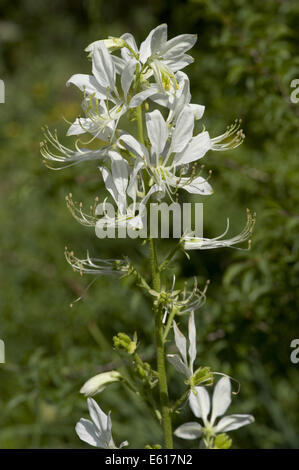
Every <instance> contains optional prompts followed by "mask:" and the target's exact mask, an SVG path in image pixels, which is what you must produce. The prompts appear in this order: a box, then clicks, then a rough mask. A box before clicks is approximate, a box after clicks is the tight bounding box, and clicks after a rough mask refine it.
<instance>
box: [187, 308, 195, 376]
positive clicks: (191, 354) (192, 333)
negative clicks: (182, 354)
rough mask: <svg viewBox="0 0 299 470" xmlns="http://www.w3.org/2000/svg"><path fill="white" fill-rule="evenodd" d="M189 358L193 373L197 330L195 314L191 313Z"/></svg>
mask: <svg viewBox="0 0 299 470" xmlns="http://www.w3.org/2000/svg"><path fill="white" fill-rule="evenodd" d="M188 333H189V350H188V352H189V358H190V369H191V370H192V371H193V364H194V361H195V358H196V328H195V322H194V312H191V314H190V316H189V328H188Z"/></svg>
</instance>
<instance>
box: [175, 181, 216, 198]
mask: <svg viewBox="0 0 299 470" xmlns="http://www.w3.org/2000/svg"><path fill="white" fill-rule="evenodd" d="M175 180H176V183H175V184H174V186H178V187H179V188H182V189H184V190H185V191H188V193H191V194H201V195H203V196H208V195H209V194H213V189H212V186H211V185H210V184H209V183H208V182H207V181H206V180H205V179H204V178H202V176H198V177H197V178H195V179H194V180H192V181H190V178H175Z"/></svg>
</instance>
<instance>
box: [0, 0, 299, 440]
mask: <svg viewBox="0 0 299 470" xmlns="http://www.w3.org/2000/svg"><path fill="white" fill-rule="evenodd" d="M0 18H1V19H0V63H1V69H0V78H1V79H3V80H4V81H5V85H6V102H5V104H0V136H1V138H0V142H1V144H0V166H1V186H0V191H1V207H0V211H1V226H2V229H1V233H0V237H1V309H0V315H1V317H0V338H2V339H3V340H4V341H5V344H6V364H1V365H0V447H1V448H55V447H59V448H74V447H76V448H80V447H85V445H84V444H83V443H81V442H80V441H79V439H78V438H77V436H76V434H75V432H74V426H75V423H76V422H77V420H78V419H79V418H80V417H82V416H84V417H87V414H88V413H87V407H86V401H85V399H84V398H83V397H82V396H80V394H79V393H78V391H79V389H80V387H81V385H82V384H83V383H84V381H85V380H87V379H88V378H89V377H90V376H92V375H95V374H96V373H98V372H99V371H104V370H106V369H109V368H111V367H114V368H115V367H117V366H118V364H119V361H120V359H119V356H118V355H117V354H116V352H115V351H113V349H112V347H111V340H112V336H113V335H114V334H116V333H117V332H118V331H124V332H127V333H128V334H133V332H134V331H135V329H137V330H138V331H140V328H142V329H143V333H141V334H140V335H139V339H140V342H141V349H140V351H141V355H142V356H143V357H144V358H146V360H148V361H151V360H152V358H153V354H154V349H153V347H152V346H151V344H152V342H153V319H152V313H151V307H150V303H149V302H148V301H147V300H145V299H144V298H143V297H142V295H141V293H140V292H139V290H138V289H137V288H135V287H134V285H133V280H126V281H122V282H118V281H115V280H113V279H99V280H98V281H97V282H96V284H94V285H93V286H92V287H91V288H90V290H89V291H88V294H87V295H86V296H85V298H84V300H82V301H81V302H79V303H76V304H75V305H74V306H73V308H70V307H69V304H70V303H71V302H72V301H73V300H74V299H75V298H76V297H78V296H79V295H81V294H82V293H84V288H85V287H86V286H87V284H88V281H89V280H88V279H87V278H86V277H83V278H80V276H78V275H77V274H75V273H73V272H72V270H71V269H70V268H69V266H68V265H67V264H66V263H65V260H64V256H63V251H64V246H65V245H68V246H69V247H71V248H72V249H74V250H75V252H76V254H77V255H78V256H79V257H84V255H85V253H86V249H89V251H90V254H91V255H93V256H97V257H100V258H108V257H120V256H121V255H122V254H127V255H129V256H130V257H131V258H132V259H133V260H137V262H138V263H139V264H142V262H143V256H144V253H145V252H146V248H141V247H140V246H139V244H137V243H136V242H134V241H124V240H123V241H115V240H99V239H96V237H95V236H94V232H93V230H88V229H85V228H83V227H81V226H80V225H78V224H77V223H76V221H75V220H74V219H73V218H72V216H71V215H70V213H69V212H68V211H67V209H66V206H65V201H64V197H65V195H66V194H67V193H68V192H69V191H72V193H73V194H74V199H76V200H83V201H84V202H85V201H86V202H87V203H89V201H92V199H93V198H94V196H95V195H97V194H101V193H99V181H100V179H99V175H98V170H97V169H96V163H93V162H90V164H86V165H85V166H77V167H74V168H70V169H66V170H64V171H61V172H51V171H50V170H48V169H46V168H45V167H44V166H43V165H42V162H41V158H40V156H39V142H40V140H41V139H42V131H41V126H43V125H46V124H47V125H48V126H49V127H50V128H51V129H55V128H57V129H58V133H59V135H60V136H62V137H63V135H64V134H65V132H66V129H67V123H65V122H64V121H63V118H65V119H66V120H69V121H73V120H74V119H75V117H77V116H78V115H79V113H80V101H81V96H80V93H79V92H78V91H77V90H76V89H75V88H74V87H71V88H66V87H65V82H66V81H67V79H68V78H69V77H70V76H71V75H72V74H74V73H89V70H90V63H89V61H88V60H87V59H86V54H85V53H84V47H86V45H88V44H89V43H90V42H92V41H94V40H96V39H101V38H104V37H106V36H108V35H113V36H118V35H121V34H123V33H124V32H132V33H133V34H134V35H135V37H136V38H137V39H138V40H139V41H141V40H143V39H144V38H145V36H146V35H147V34H148V32H149V31H150V30H151V29H152V28H154V27H155V26H157V25H158V24H160V23H162V22H167V23H168V25H169V37H173V36H175V35H177V34H181V33H197V34H198V35H199V38H198V42H197V44H196V46H195V48H194V49H193V50H192V52H191V53H192V55H193V56H194V57H195V59H196V62H195V63H194V64H193V65H191V66H189V67H188V68H187V69H186V70H185V71H186V72H187V73H188V74H189V76H190V81H191V91H192V94H193V99H192V101H193V102H195V103H201V104H204V105H205V106H206V112H205V115H204V119H203V122H204V124H205V125H206V126H207V128H208V130H209V132H210V134H211V135H212V136H216V135H218V134H219V133H221V132H223V130H224V129H225V127H226V126H227V125H228V124H230V123H231V122H232V121H233V120H234V119H235V118H236V117H241V118H242V119H243V128H244V130H245V133H246V139H245V142H244V144H243V145H242V146H241V147H240V148H239V149H237V150H234V151H231V152H226V153H217V152H215V153H212V152H210V153H209V154H208V155H207V156H206V157H205V164H206V168H207V169H212V170H213V175H212V180H211V182H212V185H213V188H214V191H215V194H214V195H213V196H210V197H209V198H206V199H204V200H203V201H202V202H204V222H205V236H217V235H219V234H220V233H222V231H223V230H224V228H225V225H226V217H230V219H231V233H232V234H235V233H238V232H239V231H240V230H241V228H242V227H243V225H244V224H245V210H246V207H249V208H250V209H252V210H255V211H256V212H257V223H256V228H255V232H254V236H253V243H252V249H251V251H245V252H244V251H243V252H242V251H241V252H240V251H236V250H229V249H223V250H216V251H207V252H192V253H191V263H189V262H188V261H187V260H186V259H185V258H184V257H183V256H182V257H181V258H180V259H179V260H178V262H177V263H176V264H175V265H174V266H173V270H174V271H176V273H177V275H180V276H181V277H182V278H183V279H187V278H189V277H191V276H194V275H197V276H199V278H200V280H201V285H204V283H205V281H206V280H207V279H210V280H211V285H210V287H209V289H208V298H207V302H206V305H205V306H204V307H203V308H202V309H201V310H200V311H198V312H197V317H196V318H197V326H198V350H199V361H200V362H199V363H198V365H199V364H201V365H209V366H211V367H212V369H213V370H217V371H221V372H226V373H228V374H230V375H232V376H233V377H235V378H236V379H237V380H239V381H240V382H241V384H242V386H241V391H240V393H239V395H238V396H236V397H235V398H234V400H233V404H232V406H231V411H232V412H239V413H242V412H245V413H252V414H253V415H254V416H255V418H256V423H255V424H253V425H251V426H248V427H246V428H244V429H242V430H240V431H237V432H235V433H231V437H232V438H233V445H234V447H235V448H238V447H239V448H298V447H299V437H298V431H299V408H298V391H299V364H297V365H295V364H292V363H291V361H290V352H291V349H290V342H291V340H292V339H293V338H298V337H299V327H298V319H297V317H298V293H299V288H298V286H299V256H298V252H299V238H298V229H299V210H298V203H299V192H298V182H299V176H298V175H299V159H298V126H299V104H297V105H296V104H292V103H291V102H290V92H291V88H290V82H291V81H292V79H293V78H299V54H298V39H299V37H298V36H299V33H298V24H299V4H298V3H297V2H294V1H292V0H284V1H282V0H271V1H270V0H264V1H263V2H260V1H259V0H252V1H251V2H248V1H246V0H222V1H215V0H189V1H180V0H172V1H170V0H169V1H166V0H165V1H162V0H148V1H143V2H139V1H136V0H131V1H130V2H126V1H123V0H111V1H109V2H104V1H101V0H98V1H97V0H85V1H78V0H77V1H66V0H59V1H58V0H53V1H52V2H44V1H42V0H22V1H21V0H18V1H15V2H11V1H9V0H1V5H0ZM64 141H65V142H66V141H68V145H70V146H71V142H72V139H71V138H68V139H65V140H64ZM185 320H186V319H182V321H181V324H182V328H184V324H186V322H185ZM146 345H147V346H146ZM124 367H126V363H124ZM168 370H169V373H170V376H171V393H172V397H173V398H175V397H177V396H179V393H180V391H182V383H181V381H180V380H178V378H177V376H176V374H175V373H174V372H173V370H171V366H169V367H168ZM97 398H98V401H99V402H100V404H101V406H102V408H103V409H104V410H105V411H106V412H107V411H108V410H110V409H111V410H112V420H113V429H114V437H115V440H116V442H117V443H119V442H121V440H124V439H128V440H129V441H130V442H131V443H132V444H133V445H135V447H143V446H144V445H145V444H146V443H152V444H153V443H156V442H159V441H160V440H161V434H160V430H159V428H158V426H157V424H156V423H155V421H154V420H153V418H152V417H151V416H150V414H149V412H148V410H147V409H146V408H145V407H144V406H143V405H142V404H141V403H140V402H139V401H138V400H136V399H135V397H134V396H132V394H131V393H130V392H127V391H125V390H124V389H123V388H121V387H120V386H119V385H117V384H113V385H111V387H110V388H109V389H107V390H106V391H104V392H103V393H102V394H101V395H100V396H98V397H97ZM189 418H191V414H190V412H189V411H188V409H187V407H185V408H184V409H183V411H182V416H181V417H178V418H177V419H176V420H175V425H178V424H180V423H181V422H185V420H186V419H189ZM192 445H193V444H192ZM176 446H177V447H184V446H186V447H188V446H190V442H187V441H182V440H179V439H177V440H176Z"/></svg>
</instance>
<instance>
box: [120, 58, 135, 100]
mask: <svg viewBox="0 0 299 470" xmlns="http://www.w3.org/2000/svg"><path fill="white" fill-rule="evenodd" d="M135 69H136V60H133V59H132V60H130V61H129V62H128V63H127V65H126V67H125V68H124V70H123V72H122V74H121V87H122V89H123V92H124V96H125V99H127V94H128V91H129V89H130V86H131V84H132V81H133V78H134V73H135Z"/></svg>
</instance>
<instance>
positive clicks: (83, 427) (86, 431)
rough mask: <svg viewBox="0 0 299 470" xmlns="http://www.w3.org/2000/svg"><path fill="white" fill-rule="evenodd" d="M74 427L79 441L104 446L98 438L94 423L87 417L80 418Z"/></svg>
mask: <svg viewBox="0 0 299 470" xmlns="http://www.w3.org/2000/svg"><path fill="white" fill-rule="evenodd" d="M75 429H76V433H77V434H78V436H79V437H80V439H81V441H84V442H87V444H89V445H91V446H94V447H103V448H106V445H105V444H104V443H103V442H102V441H101V439H99V435H98V433H97V431H96V428H95V426H94V424H93V423H92V422H91V421H89V420H88V419H84V418H81V419H80V421H78V423H77V424H76V428H75Z"/></svg>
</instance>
